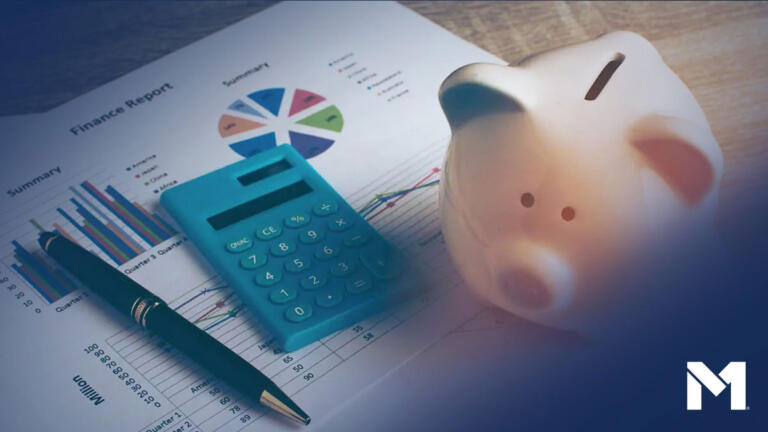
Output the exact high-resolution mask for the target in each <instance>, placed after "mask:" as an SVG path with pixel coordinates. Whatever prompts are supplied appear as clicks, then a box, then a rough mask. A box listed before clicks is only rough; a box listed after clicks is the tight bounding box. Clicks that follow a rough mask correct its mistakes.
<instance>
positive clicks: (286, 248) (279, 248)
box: [269, 240, 296, 256]
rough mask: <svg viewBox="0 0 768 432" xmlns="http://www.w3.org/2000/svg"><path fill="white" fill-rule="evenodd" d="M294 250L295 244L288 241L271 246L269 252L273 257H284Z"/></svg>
mask: <svg viewBox="0 0 768 432" xmlns="http://www.w3.org/2000/svg"><path fill="white" fill-rule="evenodd" d="M295 250H296V243H294V242H292V241H288V240H283V241H279V242H277V243H274V244H272V247H270V248H269V251H270V252H271V253H272V255H274V256H286V255H288V254H290V253H293V251H295Z"/></svg>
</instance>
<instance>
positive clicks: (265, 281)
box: [253, 266, 283, 286]
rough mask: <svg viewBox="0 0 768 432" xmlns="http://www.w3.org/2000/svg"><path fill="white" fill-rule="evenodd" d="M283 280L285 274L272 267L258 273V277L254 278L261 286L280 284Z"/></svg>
mask: <svg viewBox="0 0 768 432" xmlns="http://www.w3.org/2000/svg"><path fill="white" fill-rule="evenodd" d="M282 278H283V273H282V272H281V271H280V269H279V268H277V267H274V266H270V267H267V268H265V269H264V270H261V271H259V272H258V273H256V277H255V278H253V280H254V282H256V283H257V284H259V285H261V286H270V285H274V284H276V283H278V282H280V279H282Z"/></svg>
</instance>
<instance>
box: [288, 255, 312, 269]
mask: <svg viewBox="0 0 768 432" xmlns="http://www.w3.org/2000/svg"><path fill="white" fill-rule="evenodd" d="M310 264H312V260H310V259H309V257H308V256H305V255H300V256H296V257H293V258H289V259H288V261H286V262H285V269H286V270H287V271H288V272H289V273H299V272H302V271H304V270H306V269H308V268H309V265H310Z"/></svg>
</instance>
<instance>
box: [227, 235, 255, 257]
mask: <svg viewBox="0 0 768 432" xmlns="http://www.w3.org/2000/svg"><path fill="white" fill-rule="evenodd" d="M251 246H253V241H252V240H251V238H250V237H248V236H242V237H240V238H238V239H235V240H230V241H228V242H227V250H228V251H230V252H232V253H238V252H242V251H244V250H247V249H250V248H251Z"/></svg>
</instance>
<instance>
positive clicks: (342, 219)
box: [328, 216, 352, 232]
mask: <svg viewBox="0 0 768 432" xmlns="http://www.w3.org/2000/svg"><path fill="white" fill-rule="evenodd" d="M350 228H352V219H349V218H347V217H346V216H334V217H333V218H331V220H329V221H328V229H329V230H331V231H336V232H341V231H346V230H348V229H350Z"/></svg>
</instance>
